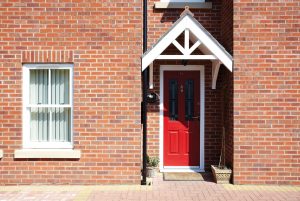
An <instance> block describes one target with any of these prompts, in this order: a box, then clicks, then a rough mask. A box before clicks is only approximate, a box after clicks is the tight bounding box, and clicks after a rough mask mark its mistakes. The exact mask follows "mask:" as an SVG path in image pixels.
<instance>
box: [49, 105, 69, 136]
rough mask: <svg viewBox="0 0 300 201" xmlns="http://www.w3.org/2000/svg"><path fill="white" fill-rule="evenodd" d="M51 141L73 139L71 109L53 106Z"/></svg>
mask: <svg viewBox="0 0 300 201" xmlns="http://www.w3.org/2000/svg"><path fill="white" fill-rule="evenodd" d="M51 130H52V135H51V141H56V142H57V141H59V142H70V141H71V137H70V135H71V109H70V108H52V122H51Z"/></svg>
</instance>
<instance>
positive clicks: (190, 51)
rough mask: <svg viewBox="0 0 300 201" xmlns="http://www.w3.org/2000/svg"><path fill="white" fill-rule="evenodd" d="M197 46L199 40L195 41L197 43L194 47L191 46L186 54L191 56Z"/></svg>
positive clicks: (199, 43)
mask: <svg viewBox="0 0 300 201" xmlns="http://www.w3.org/2000/svg"><path fill="white" fill-rule="evenodd" d="M199 45H201V42H200V40H197V41H196V42H195V43H194V45H192V47H191V48H190V49H189V52H188V54H192V53H193V52H194V51H195V49H196V48H197V47H199Z"/></svg>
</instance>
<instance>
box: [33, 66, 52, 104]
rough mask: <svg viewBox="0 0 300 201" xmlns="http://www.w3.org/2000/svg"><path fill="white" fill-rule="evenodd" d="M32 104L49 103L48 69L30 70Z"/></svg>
mask: <svg viewBox="0 0 300 201" xmlns="http://www.w3.org/2000/svg"><path fill="white" fill-rule="evenodd" d="M29 93H30V94H29V103H30V104H47V103H48V70H47V69H40V70H30V92H29Z"/></svg>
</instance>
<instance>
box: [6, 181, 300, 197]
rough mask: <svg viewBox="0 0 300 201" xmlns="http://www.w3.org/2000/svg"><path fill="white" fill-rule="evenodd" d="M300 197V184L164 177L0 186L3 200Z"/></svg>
mask: <svg viewBox="0 0 300 201" xmlns="http://www.w3.org/2000/svg"><path fill="white" fill-rule="evenodd" d="M23 200H24V201H25V200H26V201H37V200H38V201H40V200H43V201H44V200H45V201H52V200H53V201H56V200H57V201H69V200H74V201H81V200H82V201H98V200H105V201H106V200H115V201H121V200H122V201H125V200H126V201H130V200H132V201H133V200H147V201H160V200H166V201H168V200H169V201H175V200H184V201H195V200H212V201H221V200H222V201H224V200H228V201H229V200H230V201H232V200H233V201H235V200H236V201H240V200H246V201H248V200H249V201H272V200H276V201H277V200H278V201H281V200H282V201H300V186H259V185H220V184H215V183H213V182H210V181H163V179H162V175H158V176H157V177H156V178H155V179H154V180H153V185H151V186H140V185H99V186H0V201H23Z"/></svg>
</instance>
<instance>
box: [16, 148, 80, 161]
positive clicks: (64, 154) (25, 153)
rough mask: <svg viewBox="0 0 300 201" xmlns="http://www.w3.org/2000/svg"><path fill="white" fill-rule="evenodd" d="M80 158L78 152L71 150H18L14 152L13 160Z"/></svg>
mask: <svg viewBox="0 0 300 201" xmlns="http://www.w3.org/2000/svg"><path fill="white" fill-rule="evenodd" d="M80 157H81V151H80V150H73V149H20V150H15V158H74V159H78V158H80Z"/></svg>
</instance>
